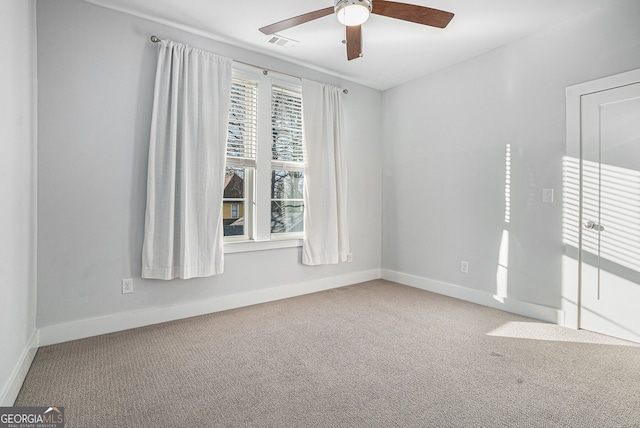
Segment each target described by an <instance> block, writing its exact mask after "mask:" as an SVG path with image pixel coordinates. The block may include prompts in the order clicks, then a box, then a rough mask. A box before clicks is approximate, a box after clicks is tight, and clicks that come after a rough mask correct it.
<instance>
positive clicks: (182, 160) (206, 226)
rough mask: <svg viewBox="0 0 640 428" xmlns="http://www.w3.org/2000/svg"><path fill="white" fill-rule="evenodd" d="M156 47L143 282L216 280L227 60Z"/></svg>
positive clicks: (228, 75) (228, 84) (220, 261)
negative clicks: (152, 280) (212, 276)
mask: <svg viewBox="0 0 640 428" xmlns="http://www.w3.org/2000/svg"><path fill="white" fill-rule="evenodd" d="M158 49H159V53H158V67H157V70H156V83H155V91H154V100H153V115H152V120H151V138H150V144H149V171H148V177H147V212H146V218H145V230H144V245H143V249H142V277H143V278H157V279H172V278H183V279H186V278H193V277H202V276H210V275H216V274H219V273H222V272H223V229H222V195H223V191H224V189H223V186H224V168H225V149H226V141H227V126H228V121H229V102H230V101H229V100H230V93H231V67H232V60H231V59H229V58H223V57H219V56H217V55H214V54H212V53H209V52H203V51H200V50H198V49H194V48H191V47H189V46H185V45H183V44H180V43H175V42H171V41H162V42H160V46H159V48H158Z"/></svg>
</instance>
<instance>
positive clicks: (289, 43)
mask: <svg viewBox="0 0 640 428" xmlns="http://www.w3.org/2000/svg"><path fill="white" fill-rule="evenodd" d="M267 43H269V44H271V45H276V46H281V47H283V48H292V47H294V46H296V45H297V44H298V43H300V42H298V41H297V40H293V39H288V38H286V37H282V36H279V35H277V34H272V35H270V36H269V38H268V39H267Z"/></svg>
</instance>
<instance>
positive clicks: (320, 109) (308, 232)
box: [302, 79, 351, 265]
mask: <svg viewBox="0 0 640 428" xmlns="http://www.w3.org/2000/svg"><path fill="white" fill-rule="evenodd" d="M341 92H342V91H341V89H340V88H337V87H334V86H331V85H327V84H323V83H318V82H313V81H309V80H305V79H303V80H302V100H303V103H304V107H303V123H304V135H305V139H304V149H305V156H304V159H305V178H304V229H305V232H304V241H303V245H302V263H304V264H306V265H322V264H336V263H340V262H346V261H350V260H351V252H350V249H349V227H348V222H347V168H346V160H345V156H344V152H343V149H342V140H343V134H344V131H343V127H344V123H343V112H342V94H341Z"/></svg>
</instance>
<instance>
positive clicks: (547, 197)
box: [542, 189, 553, 204]
mask: <svg viewBox="0 0 640 428" xmlns="http://www.w3.org/2000/svg"><path fill="white" fill-rule="evenodd" d="M542 202H544V203H545V204H550V203H552V202H553V189H542Z"/></svg>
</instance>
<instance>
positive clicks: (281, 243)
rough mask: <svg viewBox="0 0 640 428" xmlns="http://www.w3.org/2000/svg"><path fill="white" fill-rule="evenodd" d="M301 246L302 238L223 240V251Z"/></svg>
mask: <svg viewBox="0 0 640 428" xmlns="http://www.w3.org/2000/svg"><path fill="white" fill-rule="evenodd" d="M293 247H302V238H299V239H298V238H295V239H292V238H287V239H272V240H269V241H237V242H225V243H224V253H225V254H233V253H245V252H248V251H263V250H275V249H279V248H293Z"/></svg>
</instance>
